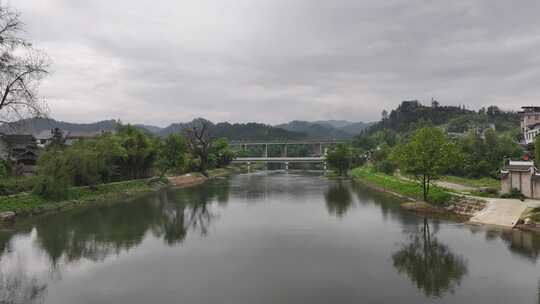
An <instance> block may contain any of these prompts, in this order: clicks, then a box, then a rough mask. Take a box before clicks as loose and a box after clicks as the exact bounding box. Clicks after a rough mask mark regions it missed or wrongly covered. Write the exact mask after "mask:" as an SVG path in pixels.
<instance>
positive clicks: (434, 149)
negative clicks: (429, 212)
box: [392, 127, 458, 201]
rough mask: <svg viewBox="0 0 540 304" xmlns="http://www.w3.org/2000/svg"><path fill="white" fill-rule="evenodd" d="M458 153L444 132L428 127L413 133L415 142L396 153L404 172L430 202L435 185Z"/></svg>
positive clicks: (405, 145)
mask: <svg viewBox="0 0 540 304" xmlns="http://www.w3.org/2000/svg"><path fill="white" fill-rule="evenodd" d="M457 156H458V154H457V149H456V147H455V145H454V144H453V143H451V142H450V141H449V140H448V138H447V137H446V135H445V134H444V133H443V131H442V130H441V129H438V128H434V127H425V128H421V129H418V130H417V131H416V132H414V134H413V136H412V138H411V139H410V140H409V141H408V142H407V143H405V144H404V145H401V146H400V147H398V148H396V149H395V150H394V151H393V155H392V158H393V159H395V160H396V162H397V163H398V165H399V168H400V169H401V170H403V172H405V173H407V174H410V175H412V176H414V178H415V179H416V180H418V181H419V182H420V183H421V185H422V195H423V199H424V200H425V201H428V200H429V190H430V186H431V184H432V182H433V181H434V180H435V179H437V178H439V177H440V175H442V174H443V173H445V172H446V171H447V170H448V168H449V167H450V165H451V164H452V162H453V161H454V160H456V159H457Z"/></svg>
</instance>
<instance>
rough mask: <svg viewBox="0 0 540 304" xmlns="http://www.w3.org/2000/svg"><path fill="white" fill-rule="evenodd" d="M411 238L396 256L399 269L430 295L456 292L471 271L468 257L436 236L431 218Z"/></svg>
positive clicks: (394, 259)
mask: <svg viewBox="0 0 540 304" xmlns="http://www.w3.org/2000/svg"><path fill="white" fill-rule="evenodd" d="M409 238H410V241H409V242H408V243H406V244H404V245H403V246H402V248H401V249H400V250H398V251H397V252H396V253H394V254H393V255H392V260H393V262H394V267H395V268H396V270H397V271H398V272H399V273H405V274H406V275H407V276H408V277H409V279H410V280H411V281H412V282H413V283H414V284H415V285H416V287H417V288H418V289H419V290H421V291H422V292H423V293H424V294H425V295H426V296H435V297H441V296H442V295H443V294H444V293H445V292H447V291H450V292H453V290H454V288H455V287H456V286H458V285H459V284H460V282H461V280H462V279H463V277H464V276H465V275H466V274H467V263H466V261H465V260H464V258H463V257H461V256H459V255H457V254H455V253H453V252H452V251H451V249H450V248H449V247H448V246H446V245H444V244H442V243H441V242H440V241H439V240H438V239H437V238H436V237H435V233H432V232H431V230H430V226H429V223H428V221H427V219H424V224H423V227H422V228H421V229H419V230H417V231H416V233H412V234H410V235H409Z"/></svg>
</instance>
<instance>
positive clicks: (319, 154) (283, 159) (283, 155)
mask: <svg viewBox="0 0 540 304" xmlns="http://www.w3.org/2000/svg"><path fill="white" fill-rule="evenodd" d="M343 142H345V141H344V140H338V139H273V140H257V139H250V140H247V139H246V140H232V141H231V142H230V145H231V146H232V147H237V148H240V150H241V151H246V149H247V148H248V147H250V146H251V147H252V146H261V147H263V148H264V150H263V155H262V156H260V157H237V158H236V159H235V160H233V163H245V164H247V165H248V167H249V165H250V164H251V163H281V164H284V165H285V169H289V163H319V164H323V168H324V170H326V158H325V155H326V150H327V148H328V147H329V146H333V145H336V144H339V143H343ZM272 145H275V146H280V156H279V157H269V155H268V146H272ZM290 145H302V146H311V147H312V148H311V149H312V153H311V154H310V155H309V156H305V157H290V156H288V155H287V146H290Z"/></svg>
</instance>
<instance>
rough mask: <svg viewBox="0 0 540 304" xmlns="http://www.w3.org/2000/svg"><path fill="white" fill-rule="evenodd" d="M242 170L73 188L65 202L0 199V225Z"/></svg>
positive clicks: (31, 197) (21, 197)
mask: <svg viewBox="0 0 540 304" xmlns="http://www.w3.org/2000/svg"><path fill="white" fill-rule="evenodd" d="M242 171H243V168H242V167H228V168H220V169H215V170H209V171H208V177H206V176H204V175H202V174H200V173H189V174H185V175H182V176H170V177H166V178H159V177H152V178H147V179H139V180H130V181H122V182H115V183H109V184H101V185H96V186H92V187H73V188H71V189H70V191H69V199H66V200H62V201H53V200H48V199H45V198H43V197H41V196H39V195H36V194H34V193H31V192H23V193H18V194H14V195H8V196H0V222H2V221H12V220H14V219H15V218H16V217H26V216H32V215H37V214H42V213H47V212H58V211H62V210H66V209H70V208H74V207H78V206H86V205H89V204H94V203H99V202H104V201H112V200H119V199H130V198H134V197H137V196H140V195H143V194H146V193H150V192H154V191H159V190H161V189H163V188H165V187H178V188H186V187H192V186H196V185H199V184H202V183H204V182H205V181H206V180H208V179H211V178H216V177H221V176H226V175H229V174H233V173H239V172H242Z"/></svg>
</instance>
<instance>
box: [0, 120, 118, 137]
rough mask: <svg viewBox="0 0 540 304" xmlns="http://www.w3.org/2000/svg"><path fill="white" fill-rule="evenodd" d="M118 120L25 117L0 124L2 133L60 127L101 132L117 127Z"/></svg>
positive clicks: (28, 132) (31, 131) (35, 131)
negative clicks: (67, 119) (73, 121)
mask: <svg viewBox="0 0 540 304" xmlns="http://www.w3.org/2000/svg"><path fill="white" fill-rule="evenodd" d="M117 126H118V121H116V120H113V119H110V120H102V121H98V122H94V123H87V124H85V123H71V122H64V121H58V120H55V119H51V118H30V119H23V120H19V121H17V122H13V123H10V124H9V125H2V126H0V132H1V133H26V134H34V135H37V134H39V133H40V132H41V131H44V130H51V129H54V128H60V129H62V130H67V131H71V132H99V131H110V130H114V129H116V127H117Z"/></svg>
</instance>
